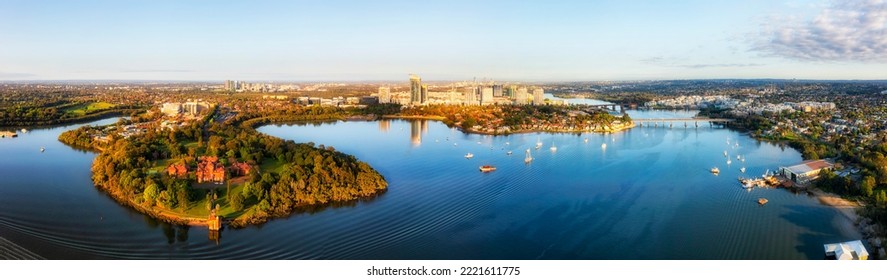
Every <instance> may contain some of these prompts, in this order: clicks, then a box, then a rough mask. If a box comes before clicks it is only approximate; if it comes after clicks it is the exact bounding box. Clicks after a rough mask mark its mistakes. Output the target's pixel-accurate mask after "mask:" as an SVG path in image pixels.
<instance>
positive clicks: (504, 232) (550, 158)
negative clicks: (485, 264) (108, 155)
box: [0, 111, 859, 259]
mask: <svg viewBox="0 0 887 280" xmlns="http://www.w3.org/2000/svg"><path fill="white" fill-rule="evenodd" d="M629 113H630V114H631V115H632V117H634V118H650V117H653V118H655V117H657V116H659V117H661V116H690V115H693V114H694V112H692V111H652V112H651V111H629ZM113 121H114V119H107V120H102V121H97V122H93V123H92V124H99V123H111V122H113ZM77 126H79V125H72V126H66V127H55V128H34V129H33V130H32V131H30V132H28V133H22V134H20V136H19V137H18V138H14V139H0V155H2V156H0V236H2V237H4V238H6V239H8V240H10V241H12V242H15V243H16V244H19V245H20V246H22V247H24V248H26V249H28V250H30V251H32V252H34V253H36V254H38V255H40V256H42V257H45V258H50V259H96V258H97V259H116V258H137V259H228V258H235V259H822V257H823V256H822V255H823V252H822V244H823V243H830V242H838V241H846V240H850V239H858V238H859V234H858V233H856V232H855V231H853V229H852V224H850V223H849V221H847V220H846V218H845V217H844V216H842V215H841V214H840V213H839V212H838V211H837V210H835V209H833V208H830V207H827V206H823V205H820V204H819V203H818V202H817V201H816V200H815V199H813V198H811V197H808V196H806V195H799V194H794V193H792V192H790V191H787V190H784V189H755V190H752V191H746V190H744V189H742V188H740V186H739V184H738V183H737V181H736V178H737V177H738V176H740V175H743V174H741V173H740V171H739V168H740V167H743V166H744V167H746V168H747V175H746V176H753V175H760V174H762V173H763V172H764V171H765V170H767V169H770V170H774V169H775V168H777V167H778V166H780V165H789V164H793V163H796V162H798V161H800V160H801V157H800V154H799V153H798V152H797V151H795V150H793V149H791V148H788V147H780V146H777V145H773V144H769V143H763V142H758V141H755V140H754V139H751V138H749V137H748V136H746V135H744V134H742V133H739V132H736V131H733V130H729V129H723V128H717V127H709V126H708V125H703V126H700V127H699V128H693V127H692V125H691V128H683V126H680V127H679V126H678V125H676V126H675V127H674V128H663V127H658V128H654V127H643V128H634V129H631V130H628V131H624V132H620V133H615V134H583V135H576V134H547V133H533V134H519V135H510V136H498V137H496V136H485V135H473V134H464V133H461V132H459V131H458V130H455V129H452V128H448V127H446V126H445V125H443V124H442V123H440V122H436V121H421V120H414V121H400V120H393V121H378V122H361V121H358V122H327V123H313V124H292V125H267V126H264V127H261V128H260V129H259V131H260V132H263V133H267V134H270V135H274V136H278V137H281V138H284V139H292V140H295V141H297V142H314V143H316V144H323V145H328V146H333V147H335V148H336V150H338V151H342V152H345V153H348V154H352V155H355V156H356V157H357V158H358V159H360V160H363V161H366V162H368V163H369V164H370V165H372V166H373V167H374V168H376V169H377V170H378V171H379V172H381V173H382V174H383V175H384V176H385V178H386V179H387V180H388V182H389V190H388V191H387V192H386V193H384V194H382V195H380V196H378V197H376V198H373V199H370V200H366V201H361V202H358V203H355V204H354V205H350V206H340V207H328V208H325V209H321V210H319V211H316V212H313V213H302V214H296V215H293V216H290V217H289V218H285V219H277V220H273V221H271V222H269V223H267V224H264V225H261V226H253V227H249V228H245V229H238V230H232V229H226V230H224V231H223V232H222V234H221V239H220V240H219V241H218V242H215V241H211V240H209V238H207V236H208V232H207V230H206V229H205V228H198V227H180V226H172V225H169V224H165V223H163V222H159V221H155V220H153V219H151V218H149V217H146V216H144V215H142V214H139V213H137V212H134V211H132V210H129V209H128V208H126V207H122V206H120V205H118V204H117V203H115V202H114V201H113V200H112V199H110V198H109V197H108V196H107V195H105V194H104V193H102V192H101V191H100V190H98V189H96V188H95V187H94V186H93V185H92V182H91V180H90V179H89V177H90V171H89V168H90V164H91V162H92V160H93V159H94V157H95V154H93V153H90V152H83V151H78V150H74V149H71V148H69V147H67V146H65V145H64V144H61V143H59V142H58V141H57V140H56V138H57V137H58V135H59V134H60V133H62V132H64V131H66V130H70V129H73V128H76V127H77ZM585 139H588V141H587V142H586V141H585ZM728 140H729V141H730V143H731V144H730V145H727V141H728ZM537 141H541V142H542V143H543V148H541V149H538V150H536V149H534V148H533V147H534V146H535V143H536V142H537ZM604 143H606V144H607V145H606V148H603V147H602V144H604ZM736 143H738V144H739V146H738V147H736V146H735V144H736ZM552 145H555V146H556V147H557V150H556V151H551V150H550V149H549V148H550V147H551V146H552ZM40 147H45V148H46V150H45V152H40ZM527 149H530V150H531V153H532V156H533V157H534V158H535V159H534V160H533V161H532V163H531V164H529V165H527V164H525V163H524V154H525V151H526V150H527ZM725 150H726V151H728V153H729V154H730V157H731V158H732V161H733V162H732V164H730V165H727V164H726V158H725V157H724V155H723V151H725ZM507 151H513V154H512V155H507V153H506V152H507ZM466 153H473V154H474V157H473V158H472V159H466V158H465V157H464V155H465V154H466ZM736 155H741V156H742V157H744V158H745V162H740V161H738V160H736V158H735V156H736ZM487 164H489V165H494V166H496V167H497V170H496V171H494V172H491V173H481V172H479V171H478V167H479V166H480V165H487ZM715 166H717V167H719V168H720V170H721V174H720V175H719V176H714V175H712V174H711V173H709V172H708V170H709V169H710V168H711V167H715ZM759 197H764V198H767V199H768V200H769V203H768V204H766V205H764V206H760V205H758V204H757V203H756V201H757V199H758V198H759Z"/></svg>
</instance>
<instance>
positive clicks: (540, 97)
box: [533, 88, 545, 105]
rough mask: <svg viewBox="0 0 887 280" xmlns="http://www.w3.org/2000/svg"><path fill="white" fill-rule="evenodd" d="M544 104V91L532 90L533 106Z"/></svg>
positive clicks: (539, 89)
mask: <svg viewBox="0 0 887 280" xmlns="http://www.w3.org/2000/svg"><path fill="white" fill-rule="evenodd" d="M542 104H545V91H543V90H542V88H534V89H533V105H542Z"/></svg>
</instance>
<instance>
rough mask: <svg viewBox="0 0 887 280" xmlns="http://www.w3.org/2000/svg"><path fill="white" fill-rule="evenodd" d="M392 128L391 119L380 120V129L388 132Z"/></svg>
mask: <svg viewBox="0 0 887 280" xmlns="http://www.w3.org/2000/svg"><path fill="white" fill-rule="evenodd" d="M389 129H391V120H387V119H382V120H379V131H381V132H388V130H389Z"/></svg>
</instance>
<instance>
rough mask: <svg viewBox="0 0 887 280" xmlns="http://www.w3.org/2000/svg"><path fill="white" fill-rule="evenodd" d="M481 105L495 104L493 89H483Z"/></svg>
mask: <svg viewBox="0 0 887 280" xmlns="http://www.w3.org/2000/svg"><path fill="white" fill-rule="evenodd" d="M480 104H481V105H487V104H493V87H483V88H482V89H481V92H480Z"/></svg>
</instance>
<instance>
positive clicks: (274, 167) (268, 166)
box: [259, 158, 284, 173]
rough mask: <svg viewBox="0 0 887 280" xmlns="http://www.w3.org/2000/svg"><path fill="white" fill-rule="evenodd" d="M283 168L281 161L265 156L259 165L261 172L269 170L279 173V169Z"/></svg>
mask: <svg viewBox="0 0 887 280" xmlns="http://www.w3.org/2000/svg"><path fill="white" fill-rule="evenodd" d="M283 168H284V164H283V162H280V161H278V160H277V159H273V158H265V159H263V160H262V164H261V165H259V170H260V171H261V172H269V171H270V172H274V173H280V172H281V171H283Z"/></svg>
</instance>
